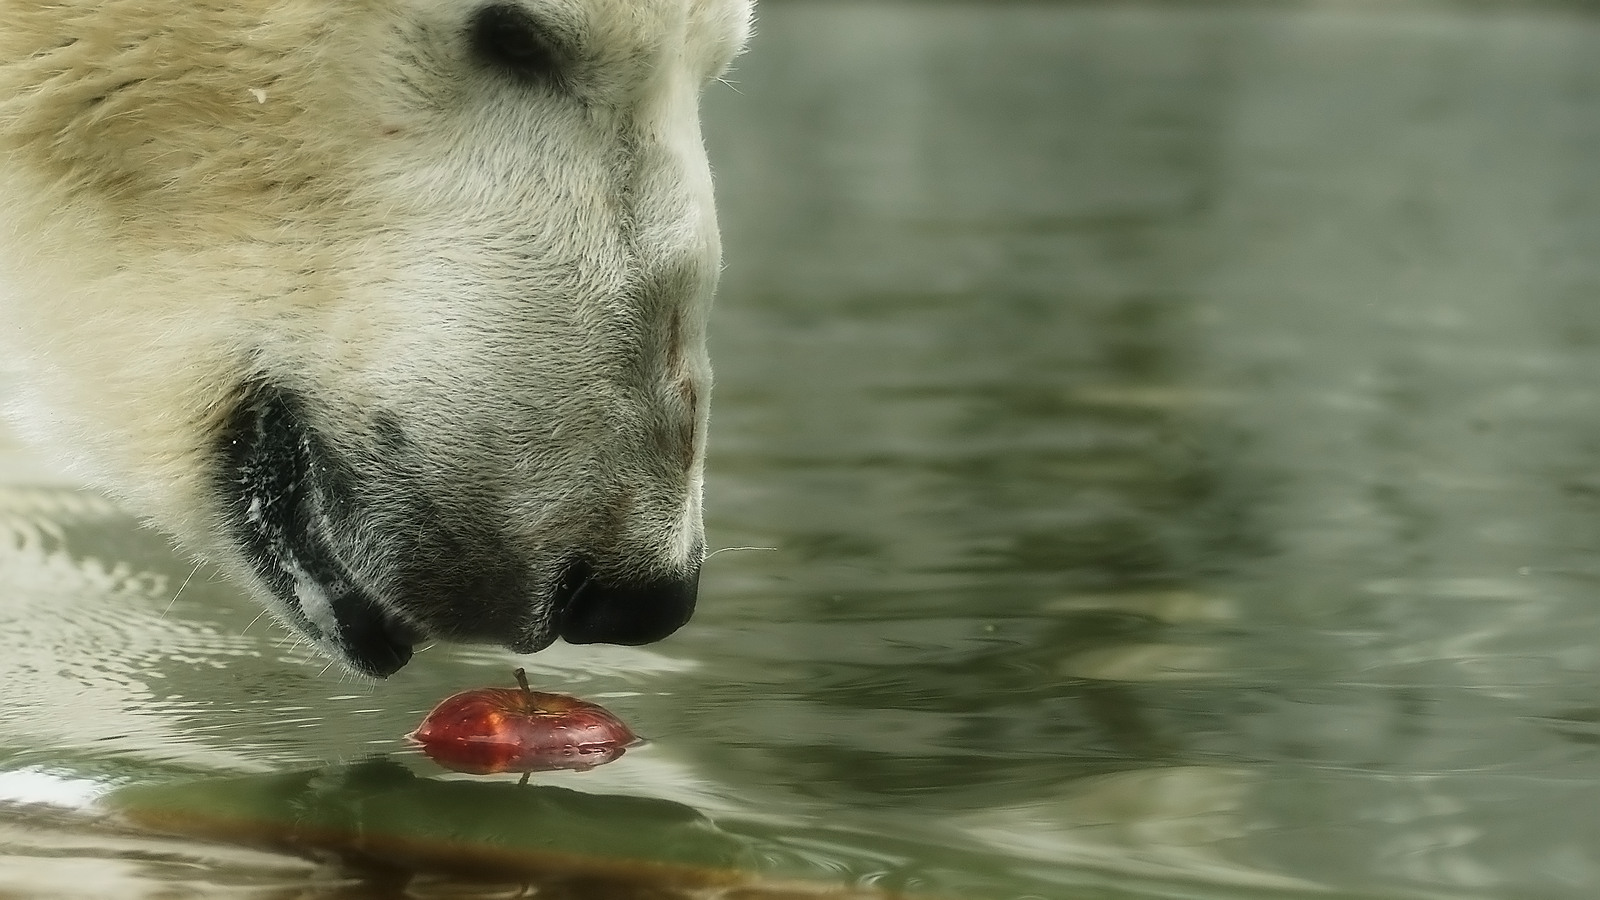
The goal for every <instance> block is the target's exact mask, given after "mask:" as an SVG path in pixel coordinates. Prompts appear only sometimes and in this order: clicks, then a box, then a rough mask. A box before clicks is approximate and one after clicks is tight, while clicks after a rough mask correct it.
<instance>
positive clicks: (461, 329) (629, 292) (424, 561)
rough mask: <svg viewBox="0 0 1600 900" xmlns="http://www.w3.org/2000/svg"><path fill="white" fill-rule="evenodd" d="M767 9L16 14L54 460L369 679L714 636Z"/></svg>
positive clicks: (309, 6) (167, 7) (389, 2)
mask: <svg viewBox="0 0 1600 900" xmlns="http://www.w3.org/2000/svg"><path fill="white" fill-rule="evenodd" d="M751 13H752V10H751V7H750V0H348V2H346V0H203V2H198V3H190V2H184V3H177V2H161V0H54V2H51V3H39V2H35V0H0V158H3V159H4V161H5V162H4V165H3V166H0V217H3V221H0V352H3V353H4V356H5V360H6V362H7V363H8V364H9V365H10V366H11V367H12V368H13V369H14V371H13V373H12V378H11V380H12V381H13V382H14V383H15V386H16V391H15V396H14V397H12V398H11V400H12V401H14V402H12V403H11V404H10V405H11V411H12V414H13V416H14V417H15V418H16V420H17V421H18V422H19V423H20V425H21V427H22V428H23V429H24V430H25V431H26V432H27V433H29V434H31V435H32V436H33V437H34V438H36V439H37V440H38V441H41V442H43V443H44V444H46V445H47V446H49V447H53V448H54V452H56V453H58V454H59V455H60V457H61V458H62V459H64V460H66V461H68V462H70V463H71V464H72V465H74V466H75V467H76V468H77V469H78V470H79V471H81V472H82V473H83V474H84V475H86V476H87V477H88V478H89V479H91V480H92V481H94V482H97V483H99V484H100V485H103V486H105V488H106V489H108V490H109V491H111V492H112V493H114V494H115V495H116V496H118V497H120V498H121V499H122V500H124V501H125V502H126V504H128V505H129V506H130V507H131V508H132V509H134V510H135V511H137V512H138V513H140V514H141V515H143V516H145V517H147V518H148V519H149V520H150V521H151V522H152V523H154V524H155V525H156V526H158V527H160V528H162V529H164V530H165V531H167V532H169V533H170V534H172V535H173V536H174V537H175V538H176V539H177V540H178V541H179V542H180V544H182V545H183V546H185V547H187V548H189V549H190V550H192V551H193V552H194V553H196V554H198V555H200V556H203V557H205V558H208V559H211V560H213V561H215V562H216V563H218V564H219V565H221V566H222V567H223V568H225V569H226V570H229V571H231V572H232V573H233V574H234V575H235V576H236V577H238V578H240V579H242V580H243V581H244V582H245V583H246V584H247V585H249V586H250V587H251V589H252V591H253V593H255V594H257V595H259V596H260V598H261V599H262V600H263V602H265V603H266V604H267V605H268V608H269V609H270V610H272V611H273V612H274V613H275V614H276V615H277V616H278V617H279V618H280V619H281V620H282V621H284V622H285V623H286V624H288V625H289V626H290V627H292V628H293V629H295V630H297V631H299V632H300V633H302V634H304V635H305V636H306V637H308V638H309V639H310V640H311V641H312V642H314V643H315V644H316V645H317V646H318V647H320V648H321V649H322V650H324V651H325V652H327V653H329V654H331V655H332V656H334V657H335V658H337V659H341V660H343V661H344V662H345V663H346V664H347V665H348V666H349V667H350V668H351V669H353V670H355V671H357V672H359V673H363V674H367V675H372V676H377V677H384V676H387V675H389V674H392V673H393V672H395V671H397V670H398V669H400V668H401V667H402V666H404V665H405V664H406V662H407V661H408V660H409V658H410V656H411V652H412V648H413V646H414V645H416V644H417V643H419V642H421V641H423V640H431V639H442V640H459V641H473V642H489V643H496V644H500V645H503V646H506V647H509V648H511V649H513V650H515V651H517V652H533V651H536V650H539V649H541V648H543V647H545V646H547V645H548V644H550V643H551V642H552V641H554V640H556V639H557V638H558V637H559V638H563V639H565V640H568V641H573V642H612V643H624V644H637V643H645V642H649V641H653V640H657V639H659V638H662V637H664V636H666V635H667V634H669V633H671V632H672V631H674V630H675V629H676V628H678V627H679V626H681V625H682V624H683V623H684V622H685V621H687V619H688V617H689V615H690V613H691V611H692V610H693V607H694V600H695V596H696V591H697V586H698V580H699V569H700V562H701V560H702V558H703V557H704V549H703V547H704V542H703V527H702V524H701V511H700V504H701V479H702V466H703V457H704V448H705V434H706V411H707V400H708V392H709V390H710V369H709V364H708V361H707V357H706V349H705V330H706V317H707V312H708V309H709V304H710V300H711V295H712V292H713V290H714V287H715V283H716V280H717V272H718V268H719V266H720V244H719V238H718V232H717V226H716V218H715V213H714V209H713V204H712V191H711V180H710V173H709V168H708V166H707V162H706V157H705V153H704V150H703V145H702V140H701V135H700V126H699V120H698V102H699V95H700V92H701V90H702V88H703V87H704V86H705V85H706V84H707V83H708V81H710V80H712V79H715V78H717V77H718V75H719V73H721V72H722V71H724V69H725V68H726V67H727V66H728V65H729V62H730V60H731V59H732V58H733V57H734V56H735V54H737V53H738V52H739V51H740V49H741V48H742V47H743V45H744V43H745V40H746V39H747V37H748V33H749V23H750V17H751Z"/></svg>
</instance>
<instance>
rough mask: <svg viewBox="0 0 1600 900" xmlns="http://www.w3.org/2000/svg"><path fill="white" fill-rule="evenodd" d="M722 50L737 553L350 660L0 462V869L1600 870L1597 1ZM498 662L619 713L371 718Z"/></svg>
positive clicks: (1539, 882) (894, 11)
mask: <svg viewBox="0 0 1600 900" xmlns="http://www.w3.org/2000/svg"><path fill="white" fill-rule="evenodd" d="M730 80H732V81H733V82H734V84H733V85H732V86H731V87H724V88H719V89H718V90H716V91H714V92H713V94H712V96H711V97H710V98H709V100H708V110H707V119H708V124H707V127H708V137H709V140H710V143H711V144H712V155H713V159H714V162H715V168H716V170H717V175H718V179H719V181H718V186H719V193H720V196H721V200H722V224H723V228H724V232H725V242H726V251H727V259H728V268H727V272H726V274H725V278H724V282H723V289H722V292H721V295H720V297H721V299H720V301H719V309H718V312H717V318H716V320H715V323H714V334H713V358H714V359H715V361H716V363H717V367H718V384H717V390H716V398H715V403H714V407H713V408H714V415H713V430H712V451H711V459H710V470H709V482H708V486H707V506H708V510H709V513H708V527H709V536H710V540H711V542H712V545H713V547H759V548H773V549H770V550H730V551H728V552H725V553H721V554H719V555H717V556H715V557H714V558H713V559H712V560H710V561H709V562H708V563H707V565H706V569H705V576H704V579H703V587H702V601H701V606H700V612H699V613H698V614H697V616H696V618H695V620H694V622H693V623H692V625H691V627H689V628H687V629H685V630H684V631H683V632H681V633H680V634H678V635H676V636H674V637H673V638H672V639H671V640H669V641H667V642H665V643H662V644H659V645H656V646H654V647H650V648H635V649H626V648H594V647H584V648H574V647H567V646H557V647H555V648H552V649H551V650H549V651H546V652H544V653H541V654H538V655H537V656H534V657H531V658H521V659H518V658H515V657H511V656H509V655H507V654H504V653H502V652H499V651H494V650H487V649H473V648H453V647H444V646H440V647H435V648H432V649H430V650H428V651H426V652H424V653H422V654H420V655H419V656H418V658H417V660H416V662H415V663H414V664H413V665H412V666H410V667H409V668H407V669H406V670H404V671H403V672H402V673H401V674H400V675H398V676H397V677H395V678H393V679H391V680H390V681H388V682H385V683H383V684H381V685H376V684H372V683H368V682H364V681H357V680H353V679H351V678H349V677H346V676H343V675H341V674H340V673H339V672H338V671H337V670H327V671H324V668H325V662H323V661H321V660H318V659H316V658H314V657H313V656H311V655H310V654H309V653H307V652H306V651H304V650H303V649H301V648H299V647H297V646H296V643H295V641H294V640H293V639H292V638H289V637H287V636H286V635H285V633H284V632H282V631H281V630H280V629H278V628H277V627H276V626H275V625H272V624H270V623H269V622H268V621H267V620H265V619H260V620H258V619H257V612H258V611H257V609H256V608H255V607H253V606H252V605H250V603H249V602H248V601H247V600H245V599H243V598H241V597H240V596H239V594H238V592H237V591H236V589H234V588H233V587H232V586H230V585H229V584H227V583H226V582H224V581H221V580H219V579H218V578H217V577H216V576H214V575H213V574H212V573H211V572H210V571H209V570H207V569H204V568H201V569H198V570H197V569H195V568H194V567H193V566H192V565H191V564H189V563H187V562H186V561H185V560H184V559H183V558H182V557H180V556H178V555H176V554H174V553H172V552H171V551H170V550H169V549H168V548H167V546H166V544H165V543H164V542H163V541H162V540H161V539H160V538H159V537H156V536H153V535H151V534H148V533H146V532H143V531H141V530H139V529H138V528H137V527H136V525H135V524H134V523H133V521H132V520H131V519H130V518H128V517H127V516H125V515H124V514H121V513H119V512H117V511H116V510H115V509H113V508H112V507H110V506H109V505H108V504H106V503H104V502H103V501H100V500H97V499H95V498H94V497H93V496H92V495H85V494H79V493H68V492H64V491H62V490H61V489H59V487H58V486H56V485H57V482H56V481H55V480H54V479H53V478H52V477H51V476H48V475H46V474H44V473H45V472H46V471H47V467H44V466H42V465H41V464H40V463H39V462H38V461H37V460H35V459H31V458H29V457H27V456H26V455H25V453H24V452H23V451H21V450H18V449H14V448H9V447H7V448H5V450H4V457H3V461H4V462H5V463H6V469H7V471H9V472H11V473H12V474H11V478H10V481H11V482H12V483H13V485H14V487H12V488H10V489H7V490H6V491H5V492H4V493H0V508H3V510H4V514H3V515H0V584H3V585H4V586H5V591H4V594H3V596H0V629H3V631H0V633H4V634H5V635H7V636H8V638H9V641H8V644H9V647H10V649H9V652H7V653H6V654H4V655H3V656H0V796H5V797H10V798H12V799H11V802H10V803H9V804H8V805H7V806H5V807H4V808H5V809H6V810H8V811H7V812H5V813H4V814H0V854H3V856H0V895H4V894H5V893H6V891H7V890H8V889H9V890H10V891H11V892H13V893H15V894H17V895H18V896H27V895H51V894H54V895H61V896H80V895H81V896H90V895H93V896H97V897H106V896H140V895H147V896H157V895H159V896H172V895H180V896H181V895H184V893H185V892H191V893H194V894H197V895H204V896H223V895H233V894H237V895H239V896H296V897H301V896H329V897H335V896H337V897H358V896H388V895H392V894H399V893H401V892H409V893H410V894H411V895H414V896H433V895H452V896H456V895H460V894H461V893H463V892H466V893H471V892H473V891H477V892H481V893H483V894H484V895H494V896H509V895H515V894H516V893H517V892H518V891H519V890H521V889H520V888H518V887H517V885H518V884H519V883H520V882H519V881H518V880H517V879H516V878H509V877H502V878H499V880H497V881H495V882H494V883H492V884H488V885H480V886H478V887H472V888H469V887H468V886H467V885H465V883H464V882H462V881H461V876H460V874H459V873H455V874H450V873H447V872H444V871H442V870H441V869H440V866H441V865H442V864H443V863H447V862H448V861H449V860H448V858H446V857H449V855H450V854H452V853H455V854H458V855H459V857H460V858H461V859H468V860H476V859H479V857H477V856H473V855H472V854H473V853H474V852H475V849H474V848H479V849H481V848H483V847H487V846H490V845H492V844H493V843H494V842H495V841H497V840H501V839H506V840H513V841H515V840H532V838H530V837H529V835H535V836H536V835H538V834H543V833H555V832H561V833H562V834H564V835H566V836H568V837H570V838H572V840H574V841H577V842H578V844H579V845H580V849H582V847H592V848H595V849H596V850H597V851H598V850H604V851H607V852H614V855H616V856H620V857H622V858H627V859H636V860H644V861H653V862H655V863H657V864H660V865H661V866H663V868H659V869H649V870H647V871H644V874H643V875H640V876H639V878H642V879H643V882H642V883H646V884H654V885H656V888H654V889H655V890H659V891H662V892H665V893H663V894H662V895H664V896H676V894H674V893H671V892H672V891H684V892H689V891H692V890H695V889H698V887H697V885H699V882H696V881H695V879H696V878H700V877H702V876H704V877H706V878H712V876H711V875H706V874H705V873H708V872H709V873H726V872H743V873H748V874H751V875H752V876H754V877H756V878H757V879H760V880H761V881H762V882H763V883H765V884H767V885H769V886H772V887H771V890H770V891H769V894H770V895H772V896H779V895H781V896H804V895H809V894H807V893H806V892H808V891H811V890H812V889H814V888H819V887H826V886H838V887H841V888H842V887H853V888H856V889H859V890H860V891H862V892H863V893H865V894H867V895H868V896H872V895H874V893H875V892H878V891H883V892H895V891H904V892H906V893H908V894H910V895H912V896H914V897H927V898H953V897H973V898H1022V897H1039V898H1052V900H1055V898H1060V900H1077V898H1113V897H1114V898H1155V897H1186V898H1187V897H1245V896H1262V897H1283V898H1293V897H1301V896H1305V897H1326V896H1330V895H1332V896H1351V897H1373V898H1403V897H1452V898H1471V897H1504V898H1518V900H1531V898H1569V897H1570V898H1586V897H1591V896H1593V895H1594V894H1595V892H1596V890H1600V836H1596V833H1595V832H1594V830H1593V829H1592V828H1589V827H1586V826H1588V824H1589V822H1590V820H1591V818H1592V812H1591V811H1592V810H1593V809H1595V808H1596V807H1597V805H1600V705H1597V703H1596V701H1595V699H1594V698H1595V697H1596V694H1597V689H1600V602H1597V600H1596V598H1597V594H1600V475H1597V474H1596V472H1597V471H1600V395H1597V394H1596V392H1595V390H1594V386H1595V385H1596V384H1597V383H1600V361H1597V357H1596V352H1595V351H1596V345H1597V343H1600V304H1597V303H1596V299H1597V296H1600V20H1597V19H1593V18H1589V17H1586V16H1584V15H1580V14H1577V13H1574V12H1567V11H1562V10H1560V9H1549V10H1543V11H1536V10H1528V9H1526V8H1524V7H1516V6H1507V7H1504V8H1496V7H1485V6H1478V7H1474V8H1472V9H1464V10H1452V9H1450V8H1444V7H1420V6H1409V5H1405V4H1401V5H1398V6H1392V5H1391V6H1389V7H1387V8H1385V9H1379V8H1376V7H1372V6H1367V5H1356V4H1351V5H1345V4H1320V5H1316V6H1315V7H1311V8H1306V9H1300V8H1298V7H1292V6H1267V7H1263V6H1249V7H1239V8H1234V7H1218V6H1205V7H1194V6H1188V5H1185V6H1177V5H1153V6H1146V7H1141V6H1126V5H1087V6H1085V5H1052V4H993V3H974V4H959V3H956V4H923V5H918V4H910V3H861V2H850V3H843V2H807V3H784V2H771V3H769V4H768V5H767V6H766V7H765V8H764V9H763V12H762V19H761V25H760V33H759V35H758V38H757V40H756V41H755V44H754V46H753V49H752V51H751V53H750V54H749V55H748V56H747V57H746V58H745V59H744V60H743V61H742V62H741V64H740V66H739V68H738V70H737V72H736V73H735V74H734V75H733V76H731V79H730ZM515 664H522V665H526V666H527V667H528V668H529V670H530V673H531V674H532V675H533V676H534V678H535V680H536V682H537V683H538V684H539V685H540V686H541V687H544V688H545V689H552V690H561V691H565V692H569V693H575V694H579V695H582V696H585V697H587V698H589V699H594V700H598V701H600V702H603V703H605V704H607V705H608V706H609V707H611V708H612V709H614V710H616V711H617V712H618V713H620V714H621V715H623V717H624V718H625V719H627V720H628V721H629V722H630V723H631V724H633V725H634V726H635V727H636V729H637V730H638V731H640V732H641V733H642V734H645V735H647V736H648V737H649V738H650V739H651V743H650V744H649V745H647V746H645V747H643V748H639V749H637V750H635V751H630V752H629V753H628V755H626V756H625V757H624V758H623V759H621V760H620V761H618V762H616V763H614V764H611V765H608V766H606V767H604V768H601V769H597V770H595V771H593V772H588V773H562V774H551V775H545V776H539V777H538V778H536V783H535V784H534V785H532V786H531V787H532V788H534V789H535V791H536V793H533V794H526V795H517V794H510V793H507V791H510V790H512V789H514V788H515V784H514V782H515V778H514V777H512V778H510V779H507V780H501V781H495V780H489V781H483V780H473V779H466V778H463V777H460V776H452V775H449V774H448V773H443V772H441V771H439V770H438V769H436V768H433V767H431V764H430V763H428V762H427V761H426V760H424V759H422V758H421V757H419V756H417V755H416V754H415V753H414V752H412V751H410V750H408V749H407V748H406V746H405V745H404V742H403V741H402V740H401V739H400V736H401V735H403V734H404V733H406V732H407V731H409V730H410V729H411V728H412V727H413V726H414V725H415V723H416V720H417V718H418V717H420V715H421V714H422V713H423V712H424V711H426V710H427V709H428V707H429V706H431V704H432V703H433V702H434V701H436V700H437V699H439V698H440V697H441V696H443V695H444V694H445V693H448V692H450V691H454V690H458V689H460V688H463V687H468V686H476V685H479V684H489V683H501V682H505V683H509V681H508V677H509V670H510V667H511V666H512V665H515ZM140 791H144V792H145V793H140ZM569 791H576V792H578V794H577V795H572V794H569V793H567V792H569ZM117 797H132V798H134V800H132V801H128V802H129V803H132V804H133V807H134V809H135V812H139V811H142V812H143V813H145V817H144V819H142V820H139V821H134V822H132V823H130V821H128V819H127V818H125V817H124V818H107V817H105V816H104V814H103V810H104V809H105V808H106V807H107V805H108V804H109V803H111V800H110V799H108V798H117ZM524 797H525V798H532V799H528V800H527V801H526V802H525V803H523V801H522V800H519V799H518V798H524ZM274 804H277V805H276V806H275V805H274ZM519 804H521V805H519ZM279 807H292V810H291V813H292V814H291V815H290V818H292V817H293V816H299V817H300V820H301V821H302V822H325V821H336V823H337V824H338V827H339V828H343V829H344V831H343V832H340V834H343V835H345V836H346V837H347V836H348V835H349V834H351V833H355V832H361V833H363V834H367V835H368V836H369V837H370V841H369V842H368V843H366V844H362V845H361V846H359V847H356V848H355V850H352V849H351V848H352V846H353V845H352V844H351V843H350V841H349V840H345V839H344V838H339V837H338V835H333V836H331V837H330V835H329V834H324V835H323V837H322V838H320V839H318V838H316V837H315V835H309V833H308V832H307V831H306V829H304V828H301V829H300V830H299V831H295V830H294V827H292V825H288V824H284V821H283V820H282V817H281V816H280V813H282V809H280V808H279ZM172 810H178V812H175V813H174V812H172ZM207 810H219V811H231V812H232V813H234V814H236V819H237V820H238V821H233V822H232V824H229V823H221V824H218V823H216V822H212V823H211V824H210V825H207V826H205V827H198V826H197V827H196V828H191V829H189V831H190V832H191V833H189V834H185V835H179V836H176V837H174V836H164V835H160V834H157V833H156V832H157V831H160V830H168V831H170V830H172V829H173V828H174V827H177V826H174V825H173V823H174V821H177V820H183V821H194V822H199V821H201V820H202V819H204V816H203V815H202V814H203V813H205V812H206V811H207ZM163 811H165V812H163ZM157 813H161V815H165V816H166V818H165V819H162V818H161V815H157ZM474 815H476V816H478V818H479V819H480V820H481V821H484V822H487V825H486V826H485V830H484V831H481V832H478V831H472V830H471V828H470V826H471V820H472V818H473V816H474ZM185 817H187V818H185ZM275 817H277V818H275ZM519 817H525V819H526V821H525V822H524V821H523V819H522V818H519ZM135 818H136V819H137V817H135ZM156 819H161V821H162V822H164V823H165V829H158V828H155V827H154V826H153V825H151V824H150V823H151V822H152V821H154V820H156ZM141 821H142V822H143V823H144V824H142V825H141V824H140V822H141ZM205 821H210V820H205ZM240 821H243V824H240ZM252 822H253V823H254V825H253V826H252V825H251V823H252ZM180 824H181V823H180ZM402 826H404V828H417V829H421V832H422V834H423V839H424V840H433V839H438V841H439V844H438V846H441V847H445V848H446V849H444V850H441V851H440V858H434V857H429V858H427V859H423V858H422V857H420V856H419V857H416V858H415V859H413V862H414V863H415V865H413V866H411V867H410V868H408V867H407V865H406V864H405V860H404V859H400V860H397V859H396V858H395V857H394V854H393V853H390V850H392V842H391V843H389V844H385V843H384V840H385V837H384V836H385V835H386V834H391V835H392V833H395V832H398V831H401V830H403V828H402ZM206 828H210V829H211V830H210V831H206V830H205V829H206ZM430 828H431V829H432V830H431V831H430V830H429V829H430ZM229 829H233V830H231V831H230V830H229ZM586 829H589V830H586ZM179 830H182V829H181V828H180V829H179ZM337 830H338V829H337V828H334V829H333V831H337ZM196 831H199V832H202V833H203V834H205V835H206V836H209V837H212V838H219V839H222V840H220V841H218V842H214V843H208V842H204V841H201V840H198V839H197V838H196V836H195V835H194V833H193V832H196ZM290 832H293V837H294V840H292V841H289V842H288V845H284V844H283V841H284V840H285V835H286V834H289V833H290ZM446 832H448V834H446ZM330 834H331V832H330ZM506 835H511V837H509V838H507V837H506ZM447 837H448V838H449V839H450V840H449V841H446V840H445V838H447ZM274 840H278V841H279V844H278V845H274V844H273V841H274ZM319 840H321V843H322V849H324V850H328V849H329V848H332V849H336V850H339V851H340V852H339V853H337V854H333V855H332V856H330V855H328V854H327V853H323V854H322V855H316V854H315V853H313V851H314V850H315V849H316V846H317V845H318V841H319ZM341 840H343V841H344V843H340V841H341ZM451 841H453V843H451ZM446 845H448V846H446ZM519 846H520V845H519ZM386 848H387V849H386ZM283 851H290V852H283ZM385 853H389V855H388V856H385V855H384V854H385ZM307 854H311V855H312V856H313V859H312V861H306V859H305V857H306V855H307ZM424 855H425V854H424ZM355 857H361V858H359V859H358V858H355ZM569 862H570V860H569ZM552 865H554V868H553V869H552V871H554V872H556V875H554V876H551V877H552V878H553V879H554V880H548V879H547V880H545V881H543V882H541V883H542V884H543V890H544V891H545V893H544V894H542V895H541V896H563V897H564V896H596V897H599V896H618V897H621V896H630V897H631V896H639V894H637V893H635V894H628V893H626V891H628V890H634V888H628V887H626V886H618V885H619V884H622V882H616V883H613V881H608V880H606V878H599V880H598V881H595V880H591V881H583V880H581V879H580V880H578V881H574V880H573V878H574V877H576V876H573V875H572V874H571V872H570V871H569V870H567V869H562V868H561V865H566V863H560V864H552ZM673 866H678V867H679V868H672V867H673ZM445 868H448V866H446V867H445ZM603 868H604V867H603V866H602V869H603ZM691 870H692V871H691ZM563 873H564V874H563ZM695 873H698V874H695ZM603 874H604V872H602V875H603ZM635 874H638V873H637V872H636V873H635ZM532 877H533V876H529V878H532ZM583 877H585V878H593V877H598V876H593V873H592V872H591V873H590V874H589V875H585V876H583ZM717 877H721V876H720V875H719V876H717ZM713 880H714V878H713ZM630 883H631V882H630ZM707 883H710V882H707ZM575 885H576V886H575ZM638 890H643V889H638ZM562 891H566V893H562ZM783 891H789V892H790V893H787V894H784V893H782V892H783ZM495 892H498V893H495ZM651 896H657V895H656V894H652V895H651Z"/></svg>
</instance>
